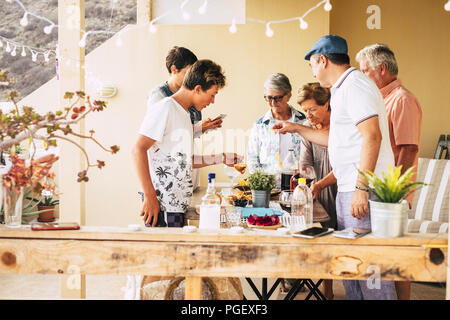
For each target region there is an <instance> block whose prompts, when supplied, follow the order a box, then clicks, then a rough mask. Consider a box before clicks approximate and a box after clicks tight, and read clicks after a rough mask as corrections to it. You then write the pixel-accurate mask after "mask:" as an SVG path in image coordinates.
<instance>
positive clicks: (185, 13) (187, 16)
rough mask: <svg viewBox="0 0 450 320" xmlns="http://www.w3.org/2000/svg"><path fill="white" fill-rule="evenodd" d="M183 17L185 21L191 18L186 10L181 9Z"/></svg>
mask: <svg viewBox="0 0 450 320" xmlns="http://www.w3.org/2000/svg"><path fill="white" fill-rule="evenodd" d="M183 19H184V20H186V21H187V20H191V15H190V14H189V13H188V12H186V11H183Z"/></svg>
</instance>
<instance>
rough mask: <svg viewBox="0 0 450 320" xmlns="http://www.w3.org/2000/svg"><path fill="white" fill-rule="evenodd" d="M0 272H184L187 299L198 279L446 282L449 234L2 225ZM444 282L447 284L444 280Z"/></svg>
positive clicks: (197, 288)
mask: <svg viewBox="0 0 450 320" xmlns="http://www.w3.org/2000/svg"><path fill="white" fill-rule="evenodd" d="M0 238H1V240H0V273H23V274H32V273H38V274H67V273H68V272H69V270H78V271H79V273H80V274H97V275H99V274H146V275H159V276H186V298H187V299H200V298H201V277H261V278H264V277H267V278H314V279H367V278H369V277H373V276H374V275H373V273H374V272H376V271H378V272H379V274H380V277H381V279H383V280H408V281H431V282H444V281H446V273H447V264H448V257H447V250H446V249H442V247H445V246H447V245H448V240H447V235H446V234H445V235H443V234H441V235H438V234H407V235H406V236H404V237H401V238H394V239H379V238H374V237H373V236H371V235H368V236H366V237H363V238H359V239H356V240H347V239H339V238H335V237H332V236H324V237H321V238H316V239H300V238H293V237H291V236H289V235H280V234H278V233H277V231H275V230H264V231H254V230H245V232H244V233H242V234H233V233H231V231H230V230H229V229H221V230H219V231H217V232H214V231H207V230H198V231H197V232H195V233H184V232H183V229H181V228H143V229H142V230H140V231H134V232H133V231H129V230H128V229H127V228H116V227H82V228H81V230H78V231H31V230H30V228H29V226H22V227H20V228H19V229H8V228H6V227H5V226H4V225H1V226H0ZM447 285H448V283H447Z"/></svg>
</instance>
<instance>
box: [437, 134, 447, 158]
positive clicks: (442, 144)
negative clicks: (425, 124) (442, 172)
mask: <svg viewBox="0 0 450 320" xmlns="http://www.w3.org/2000/svg"><path fill="white" fill-rule="evenodd" d="M449 144H450V135H447V137H446V136H445V134H441V135H440V136H439V140H438V144H437V146H436V151H435V153H434V159H442V155H443V153H444V152H445V157H444V159H447V160H448V159H450V153H449V150H448V145H449Z"/></svg>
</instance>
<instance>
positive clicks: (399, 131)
mask: <svg viewBox="0 0 450 320" xmlns="http://www.w3.org/2000/svg"><path fill="white" fill-rule="evenodd" d="M380 91H381V94H382V96H383V99H384V104H385V106H386V112H387V119H388V125H389V136H390V139H391V146H392V151H393V152H394V158H395V164H396V165H398V160H399V159H398V158H399V155H400V146H401V145H404V144H415V145H417V146H419V142H420V127H421V123H422V109H421V107H420V104H419V101H417V99H416V97H415V96H414V95H413V94H412V93H411V92H409V91H408V90H407V89H406V88H405V87H404V86H402V83H401V81H400V80H399V79H397V80H395V81H392V82H391V83H389V84H388V85H387V86H385V87H383V88H381V89H380ZM418 156H419V153H417V155H416V159H415V161H414V165H415V166H416V168H417V161H418Z"/></svg>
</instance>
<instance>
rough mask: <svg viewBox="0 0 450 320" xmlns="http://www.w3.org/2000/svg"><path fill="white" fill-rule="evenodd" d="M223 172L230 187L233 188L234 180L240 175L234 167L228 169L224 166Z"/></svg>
mask: <svg viewBox="0 0 450 320" xmlns="http://www.w3.org/2000/svg"><path fill="white" fill-rule="evenodd" d="M223 172H224V173H225V175H226V176H227V177H228V178H229V179H230V184H231V186H233V183H234V179H236V177H237V176H239V175H240V174H241V173H240V172H239V171H237V170H236V169H235V168H234V167H229V166H227V165H226V164H224V165H223Z"/></svg>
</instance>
